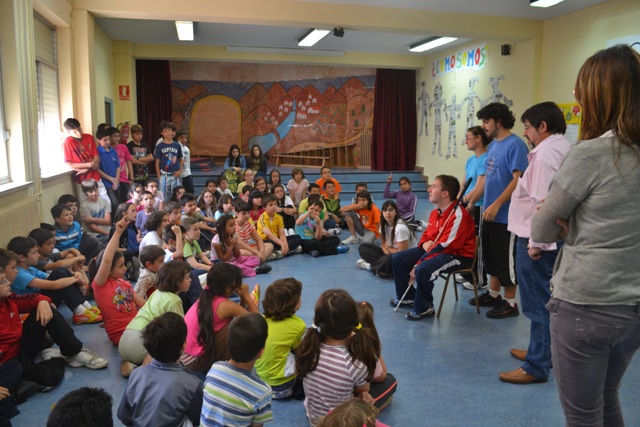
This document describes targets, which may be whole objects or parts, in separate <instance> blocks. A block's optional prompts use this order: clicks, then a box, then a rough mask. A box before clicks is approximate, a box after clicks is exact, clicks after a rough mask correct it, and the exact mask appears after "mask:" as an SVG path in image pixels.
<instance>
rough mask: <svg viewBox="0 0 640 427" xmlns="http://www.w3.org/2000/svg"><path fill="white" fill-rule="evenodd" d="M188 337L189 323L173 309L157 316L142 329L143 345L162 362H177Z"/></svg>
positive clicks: (152, 355)
mask: <svg viewBox="0 0 640 427" xmlns="http://www.w3.org/2000/svg"><path fill="white" fill-rule="evenodd" d="M186 339H187V324H186V323H185V322H184V319H183V318H182V316H180V315H179V314H177V313H174V312H172V311H168V312H166V313H163V314H161V315H160V316H158V317H156V318H155V319H153V320H152V321H151V322H149V324H148V325H147V326H146V327H145V328H144V329H143V330H142V345H143V346H144V348H145V349H147V351H148V352H149V354H150V355H151V357H153V358H154V359H156V360H157V361H158V362H162V363H175V362H177V361H178V360H179V359H180V354H182V346H183V345H184V342H185V340H186Z"/></svg>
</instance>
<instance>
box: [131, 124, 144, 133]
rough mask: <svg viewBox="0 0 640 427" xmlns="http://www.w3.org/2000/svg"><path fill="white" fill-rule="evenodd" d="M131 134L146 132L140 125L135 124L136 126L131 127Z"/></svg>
mask: <svg viewBox="0 0 640 427" xmlns="http://www.w3.org/2000/svg"><path fill="white" fill-rule="evenodd" d="M130 131H131V133H132V134H134V133H138V132H142V133H144V131H143V130H142V126H140V125H139V124H137V123H136V124H135V125H131V129H130Z"/></svg>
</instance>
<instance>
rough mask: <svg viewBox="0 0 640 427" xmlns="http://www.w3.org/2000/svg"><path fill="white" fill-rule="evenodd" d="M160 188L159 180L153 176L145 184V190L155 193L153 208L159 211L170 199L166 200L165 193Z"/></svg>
mask: <svg viewBox="0 0 640 427" xmlns="http://www.w3.org/2000/svg"><path fill="white" fill-rule="evenodd" d="M158 188H159V187H158V181H157V180H155V179H153V178H149V179H148V180H147V183H146V185H145V186H144V190H145V191H148V192H149V193H151V194H152V195H153V208H154V209H156V210H159V211H163V210H164V205H165V202H167V203H168V202H169V201H168V200H166V201H165V199H164V194H163V193H162V191H158Z"/></svg>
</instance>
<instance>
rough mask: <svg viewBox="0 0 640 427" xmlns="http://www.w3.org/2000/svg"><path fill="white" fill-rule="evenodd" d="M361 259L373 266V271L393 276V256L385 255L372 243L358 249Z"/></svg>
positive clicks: (364, 244) (363, 244) (362, 245)
mask: <svg viewBox="0 0 640 427" xmlns="http://www.w3.org/2000/svg"><path fill="white" fill-rule="evenodd" d="M358 253H359V254H360V258H362V259H364V260H365V261H367V262H368V263H369V264H371V271H373V272H374V273H382V274H384V275H389V276H391V275H392V274H393V268H392V266H391V256H392V254H385V253H384V251H383V250H382V248H381V247H380V246H377V245H374V244H372V243H362V244H361V245H360V246H359V247H358Z"/></svg>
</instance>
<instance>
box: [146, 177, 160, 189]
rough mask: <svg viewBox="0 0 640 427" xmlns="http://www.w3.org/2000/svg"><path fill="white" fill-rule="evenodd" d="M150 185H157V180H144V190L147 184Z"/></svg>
mask: <svg viewBox="0 0 640 427" xmlns="http://www.w3.org/2000/svg"><path fill="white" fill-rule="evenodd" d="M151 183H153V184H155V185H158V180H157V179H155V178H149V179H148V180H146V181H145V182H144V186H145V188H146V187H148V186H149V184H151Z"/></svg>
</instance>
